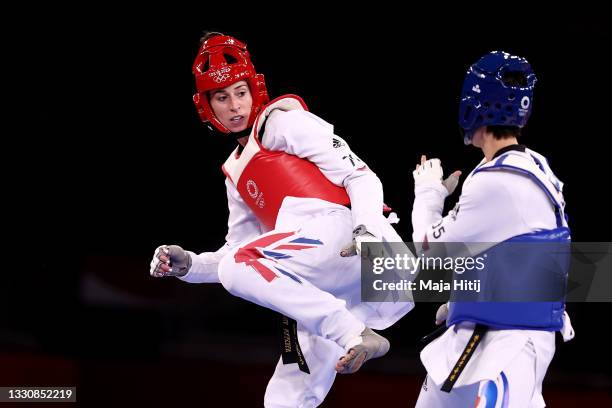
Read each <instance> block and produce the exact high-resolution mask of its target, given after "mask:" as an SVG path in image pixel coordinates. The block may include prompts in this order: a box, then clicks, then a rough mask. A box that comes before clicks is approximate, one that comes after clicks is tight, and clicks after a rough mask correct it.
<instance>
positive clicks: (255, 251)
mask: <svg viewBox="0 0 612 408" xmlns="http://www.w3.org/2000/svg"><path fill="white" fill-rule="evenodd" d="M295 234H296V231H293V232H281V233H277V234H270V235H266V236H265V237H261V238H259V239H256V240H255V241H253V242H250V243H248V244H247V245H245V246H243V247H241V248H239V249H238V251H237V252H236V254H235V255H234V260H235V261H236V263H245V264H246V265H248V266H250V267H252V268H253V269H255V271H257V272H258V273H259V274H260V275H261V276H262V277H263V278H264V279H265V280H266V281H268V282H272V281H273V280H274V279H276V278H278V277H279V275H278V274H277V272H275V271H274V270H273V269H271V268H269V267H267V266H266V265H264V264H263V263H261V262H260V260H261V259H269V260H272V261H274V262H276V261H277V260H278V259H287V258H291V257H292V255H291V252H292V251H302V250H307V249H312V248H318V247H320V246H321V245H323V242H321V241H320V240H318V239H311V238H304V237H298V238H295V239H293V240H290V241H286V239H287V238H289V237H291V236H292V235H295ZM280 241H283V243H280ZM279 251H283V252H279ZM274 269H276V270H277V271H278V272H279V273H282V274H283V275H286V276H288V277H289V278H291V279H293V280H294V281H296V282H298V283H302V281H301V280H300V279H299V278H298V277H297V276H295V275H293V274H291V273H289V272H287V271H284V270H282V269H281V268H279V267H278V266H275V268H274Z"/></svg>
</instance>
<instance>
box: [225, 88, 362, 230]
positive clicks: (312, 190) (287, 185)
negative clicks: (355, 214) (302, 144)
mask: <svg viewBox="0 0 612 408" xmlns="http://www.w3.org/2000/svg"><path fill="white" fill-rule="evenodd" d="M274 109H281V110H283V111H288V110H294V109H301V110H307V108H306V105H305V104H304V102H303V101H302V99H301V98H299V97H298V96H295V95H285V96H283V97H280V98H277V99H275V100H274V101H272V102H271V103H270V104H269V105H268V106H266V107H265V108H264V109H263V111H262V112H261V113H260V114H259V115H258V117H257V119H256V120H255V124H254V125H253V131H252V132H251V135H250V136H249V139H248V142H247V143H246V145H245V146H244V150H243V151H242V153H241V154H238V148H236V150H234V151H233V152H232V154H231V155H230V156H229V157H228V159H227V160H226V161H225V164H223V166H222V169H223V173H225V175H226V176H227V177H228V179H229V180H230V181H231V182H232V183H233V184H234V185H235V186H236V189H237V190H238V192H239V193H240V196H241V197H242V199H243V200H244V202H245V203H246V204H247V205H248V206H249V208H250V209H251V210H252V211H253V213H255V215H256V216H257V218H258V219H259V221H260V222H261V223H262V224H263V225H264V226H265V227H266V228H267V229H268V230H272V229H274V225H275V224H276V218H277V216H278V211H279V209H280V207H281V204H282V202H283V200H284V199H285V197H304V198H319V199H322V200H325V201H329V202H332V203H336V204H340V205H349V204H350V199H349V196H348V194H347V193H346V190H345V189H344V187H338V186H336V185H335V184H333V183H332V182H331V181H329V180H328V179H327V178H326V177H325V176H324V175H323V173H321V170H319V168H318V167H317V166H316V165H315V164H313V163H312V162H310V161H308V160H306V159H302V158H299V157H297V156H294V155H292V154H288V153H285V152H280V151H271V150H267V149H266V148H264V147H263V145H262V144H261V142H260V141H259V137H258V131H259V129H261V127H262V124H263V122H264V121H265V120H266V118H267V117H268V115H269V114H270V112H272V111H273V110H274Z"/></svg>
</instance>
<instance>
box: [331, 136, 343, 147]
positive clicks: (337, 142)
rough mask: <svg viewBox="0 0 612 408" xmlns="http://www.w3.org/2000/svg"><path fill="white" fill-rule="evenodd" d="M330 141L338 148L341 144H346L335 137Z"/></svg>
mask: <svg viewBox="0 0 612 408" xmlns="http://www.w3.org/2000/svg"><path fill="white" fill-rule="evenodd" d="M332 143H333V146H334V148H335V149H338V148H340V147H342V146H346V143H344V142H343V141H342V140H340V139H338V138H335V137H334V138H333V139H332Z"/></svg>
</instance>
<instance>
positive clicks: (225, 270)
mask: <svg viewBox="0 0 612 408" xmlns="http://www.w3.org/2000/svg"><path fill="white" fill-rule="evenodd" d="M239 268H240V267H239V265H238V264H237V263H236V261H235V260H234V251H230V252H229V253H227V254H225V256H224V257H223V258H221V261H219V270H218V274H219V282H221V285H223V287H224V288H225V290H227V291H228V292H230V293H232V290H234V288H235V286H236V285H235V282H236V274H237V273H238V270H239Z"/></svg>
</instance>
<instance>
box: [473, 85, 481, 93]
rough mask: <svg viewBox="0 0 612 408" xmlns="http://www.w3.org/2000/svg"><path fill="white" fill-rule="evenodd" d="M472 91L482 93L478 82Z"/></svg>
mask: <svg viewBox="0 0 612 408" xmlns="http://www.w3.org/2000/svg"><path fill="white" fill-rule="evenodd" d="M472 91H474V92H476V93H480V85H478V84H476V85H474V86H473V87H472Z"/></svg>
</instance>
